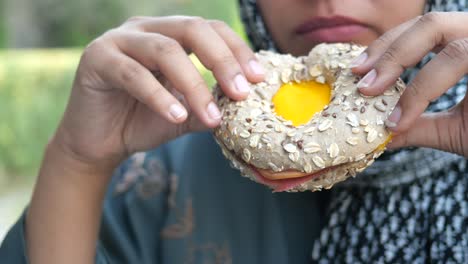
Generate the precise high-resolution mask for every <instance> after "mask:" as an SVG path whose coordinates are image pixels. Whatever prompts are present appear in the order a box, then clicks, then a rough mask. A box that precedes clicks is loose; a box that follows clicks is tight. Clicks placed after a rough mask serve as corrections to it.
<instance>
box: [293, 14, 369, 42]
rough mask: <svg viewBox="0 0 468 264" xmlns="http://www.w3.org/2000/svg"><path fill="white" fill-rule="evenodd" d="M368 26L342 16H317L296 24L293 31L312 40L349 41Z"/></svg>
mask: <svg viewBox="0 0 468 264" xmlns="http://www.w3.org/2000/svg"><path fill="white" fill-rule="evenodd" d="M367 29H368V27H367V26H366V25H364V24H363V23H361V22H359V21H357V20H354V19H352V18H348V17H343V16H334V17H317V18H313V19H311V20H308V21H306V22H304V23H303V24H301V25H300V26H298V27H297V28H296V30H295V33H296V34H297V35H299V36H302V37H304V38H306V39H307V40H310V41H313V42H317V43H318V42H349V41H351V40H353V38H354V37H355V36H356V35H358V34H360V33H361V32H363V31H365V30H367Z"/></svg>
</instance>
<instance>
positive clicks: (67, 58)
mask: <svg viewBox="0 0 468 264" xmlns="http://www.w3.org/2000/svg"><path fill="white" fill-rule="evenodd" d="M78 55H79V51H76V50H55V51H45V50H43V51H24V50H22V51H3V52H0V106H1V111H0V120H2V121H1V122H0V169H3V171H4V172H8V173H14V174H28V175H30V174H32V173H33V172H34V171H35V170H37V167H38V165H39V162H40V160H41V156H42V152H43V150H44V146H45V144H46V143H47V140H48V138H49V137H50V136H51V134H52V132H53V130H54V129H55V127H56V125H57V123H58V120H59V118H60V116H61V113H62V112H63V109H64V107H65V103H66V99H67V96H68V93H69V90H70V87H71V83H72V78H73V73H74V68H75V67H76V63H77V61H78Z"/></svg>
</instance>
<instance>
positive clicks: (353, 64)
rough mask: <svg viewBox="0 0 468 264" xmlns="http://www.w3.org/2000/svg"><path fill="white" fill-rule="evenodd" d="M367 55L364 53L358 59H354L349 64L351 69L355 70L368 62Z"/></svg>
mask: <svg viewBox="0 0 468 264" xmlns="http://www.w3.org/2000/svg"><path fill="white" fill-rule="evenodd" d="M367 57H368V56H367V53H365V52H363V53H361V54H360V55H359V56H357V57H356V58H354V59H353V60H352V61H351V62H350V63H349V67H350V68H354V67H357V66H359V65H361V64H363V63H364V62H366V60H367Z"/></svg>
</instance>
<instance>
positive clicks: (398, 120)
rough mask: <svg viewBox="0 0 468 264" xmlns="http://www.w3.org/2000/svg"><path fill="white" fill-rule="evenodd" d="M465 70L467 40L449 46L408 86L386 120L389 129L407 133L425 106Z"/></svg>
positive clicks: (453, 82) (467, 49) (467, 69)
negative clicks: (387, 120) (389, 124)
mask: <svg viewBox="0 0 468 264" xmlns="http://www.w3.org/2000/svg"><path fill="white" fill-rule="evenodd" d="M467 71H468V38H467V39H459V40H455V41H453V42H451V43H449V44H448V45H447V46H446V47H445V48H444V49H443V50H442V51H441V52H440V53H439V54H438V55H437V56H436V57H435V58H434V59H432V60H431V61H430V62H429V63H428V64H427V65H426V66H425V67H424V68H423V69H422V70H421V71H419V73H418V74H417V75H416V77H415V78H414V79H413V80H412V81H411V83H410V84H408V86H407V87H406V90H405V92H404V93H403V95H402V96H401V98H400V100H399V102H398V104H397V107H396V109H397V110H396V111H395V110H394V113H392V115H390V117H389V118H388V119H389V120H390V122H391V123H394V124H392V125H391V127H390V129H391V130H393V131H396V132H401V131H406V130H408V129H409V128H410V126H411V125H412V124H413V123H414V121H415V120H416V119H417V118H418V117H419V116H420V115H421V114H422V113H423V112H424V110H425V109H426V108H427V106H428V104H429V103H430V102H431V101H433V100H435V99H436V98H438V97H439V96H441V95H442V94H443V93H444V92H445V91H447V90H448V89H449V88H450V87H452V86H453V85H454V84H456V83H457V82H458V81H459V80H460V79H461V78H462V77H463V76H464V75H465V73H466V72H467ZM392 126H393V127H392Z"/></svg>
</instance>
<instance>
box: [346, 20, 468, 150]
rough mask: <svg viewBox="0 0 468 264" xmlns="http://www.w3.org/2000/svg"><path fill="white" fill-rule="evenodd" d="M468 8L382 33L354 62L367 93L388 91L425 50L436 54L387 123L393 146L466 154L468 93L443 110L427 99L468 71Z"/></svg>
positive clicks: (451, 84) (406, 91)
mask: <svg viewBox="0 0 468 264" xmlns="http://www.w3.org/2000/svg"><path fill="white" fill-rule="evenodd" d="M466 25H468V13H463V12H457V13H455V12H452V13H428V14H426V15H424V16H421V17H418V18H415V19H413V20H411V21H408V22H406V23H405V24H402V25H400V26H399V27H397V28H395V29H393V30H391V31H389V32H387V33H386V34H384V35H382V36H381V37H380V38H379V39H378V40H377V41H375V42H374V43H373V44H371V45H370V46H369V47H368V48H367V50H366V51H365V52H364V53H363V54H362V55H361V56H359V57H358V58H356V59H355V61H354V62H353V64H352V65H353V66H354V69H353V71H354V72H355V73H358V74H365V73H367V74H366V76H364V77H363V79H362V80H361V81H360V83H359V84H358V87H359V88H360V91H361V92H362V93H363V94H366V95H377V94H381V93H383V92H384V90H385V89H387V88H388V87H389V86H390V85H391V84H392V83H394V82H395V81H396V79H397V78H398V77H399V76H400V75H401V74H402V73H403V71H404V70H405V69H406V68H408V67H412V66H414V65H416V64H417V63H418V62H419V61H420V60H421V59H422V58H423V57H424V56H425V55H427V54H428V53H429V52H431V51H434V52H437V53H438V54H437V55H436V56H435V58H434V59H433V60H431V61H430V62H429V63H427V64H426V65H425V66H424V68H423V69H421V71H420V72H419V73H418V74H417V76H416V77H415V78H414V80H413V81H411V83H409V84H408V86H407V88H406V90H405V92H404V93H403V95H402V97H401V98H400V101H399V103H398V105H397V106H396V107H395V109H394V110H393V113H392V114H391V115H390V117H389V119H388V122H387V126H388V127H389V128H390V129H391V130H393V131H394V132H395V133H396V135H397V136H396V137H395V138H394V140H393V142H392V143H391V144H390V147H392V148H397V147H403V146H421V147H432V148H437V149H441V150H445V151H450V152H453V153H458V154H460V155H463V156H465V157H468V99H467V97H466V96H465V98H464V99H463V100H462V101H461V102H460V103H459V104H458V105H456V106H454V107H453V108H451V109H448V110H447V111H445V112H441V113H424V114H423V112H424V110H425V109H426V108H427V106H428V104H429V103H430V102H431V101H433V100H435V99H437V98H438V97H439V96H441V95H442V94H443V93H445V92H446V91H447V90H448V89H449V88H450V87H452V86H453V85H455V84H456V83H457V82H458V81H459V80H460V79H461V78H462V77H463V76H464V75H465V74H467V72H468V27H467V26H466Z"/></svg>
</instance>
